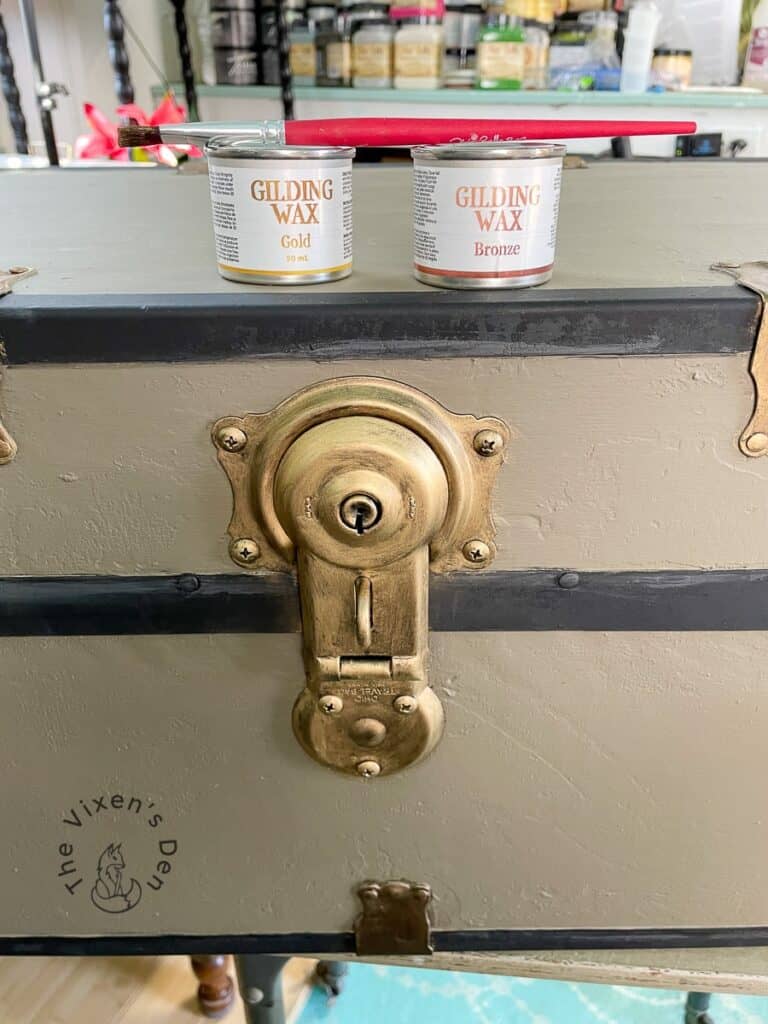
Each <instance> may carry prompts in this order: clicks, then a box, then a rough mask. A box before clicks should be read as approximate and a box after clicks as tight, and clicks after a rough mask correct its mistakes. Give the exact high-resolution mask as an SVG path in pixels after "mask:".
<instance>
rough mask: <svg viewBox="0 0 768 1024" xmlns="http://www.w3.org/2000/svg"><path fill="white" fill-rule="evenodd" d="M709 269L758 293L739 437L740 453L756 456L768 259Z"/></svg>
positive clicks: (766, 431) (765, 386) (767, 419)
mask: <svg viewBox="0 0 768 1024" xmlns="http://www.w3.org/2000/svg"><path fill="white" fill-rule="evenodd" d="M711 269H712V270H720V271H722V272H723V273H725V274H730V276H731V277H733V278H735V279H736V282H737V283H738V284H740V285H741V286H742V287H743V288H748V289H749V290H750V291H751V292H754V293H755V294H756V295H758V296H759V297H760V301H761V303H762V306H761V310H760V322H759V324H758V328H757V338H756V340H755V347H754V349H753V350H752V358H751V360H750V363H749V374H750V376H751V377H752V381H753V383H754V386H755V404H754V407H753V410H752V415H751V416H750V419H749V423H747V425H746V427H745V428H744V430H743V431H742V432H741V436H740V437H739V450H740V451H741V454H742V455H746V456H747V457H748V458H751V459H756V458H760V456H762V455H768V316H767V315H766V304H767V303H768V260H753V261H752V262H750V263H713V264H712V267H711Z"/></svg>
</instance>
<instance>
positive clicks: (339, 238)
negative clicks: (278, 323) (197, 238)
mask: <svg viewBox="0 0 768 1024" xmlns="http://www.w3.org/2000/svg"><path fill="white" fill-rule="evenodd" d="M205 155H206V156H207V157H208V170H209V183H210V190H211V205H212V210H213V231H214V235H215V238H216V262H217V266H218V269H219V273H220V274H221V276H222V277H226V278H228V279H229V280H231V281H242V282H244V283H245V284H318V283H321V282H324V281H338V280H340V279H341V278H343V277H348V276H349V274H350V273H351V272H352V157H353V156H354V155H355V151H354V149H352V148H349V147H331V146H279V147H272V146H264V145H263V144H259V143H254V142H253V141H251V140H248V139H233V138H227V137H224V136H221V137H217V138H215V139H212V140H211V141H210V142H209V143H208V145H207V146H206V149H205Z"/></svg>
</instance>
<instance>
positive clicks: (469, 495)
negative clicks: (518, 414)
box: [213, 377, 510, 778]
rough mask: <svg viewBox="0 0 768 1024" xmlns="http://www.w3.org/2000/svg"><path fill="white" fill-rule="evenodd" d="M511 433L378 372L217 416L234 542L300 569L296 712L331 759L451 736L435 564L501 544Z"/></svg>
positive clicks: (395, 752)
mask: <svg viewBox="0 0 768 1024" xmlns="http://www.w3.org/2000/svg"><path fill="white" fill-rule="evenodd" d="M509 436H510V435H509V429H508V428H507V426H506V425H505V424H504V423H502V422H501V421H500V420H496V419H483V420H477V419H475V417H472V416H457V415H455V414H453V413H449V412H448V411H447V410H445V409H444V408H443V407H442V406H441V405H439V404H438V403H437V402H435V401H434V400H433V399H431V398H429V397H428V396H427V395H425V394H423V393H422V392H420V391H417V390H416V389H414V388H410V387H407V386H406V385H404V384H399V383H397V382H395V381H388V380H379V379H377V378H372V377H352V378H340V379H335V380H330V381H324V382H323V383H321V384H317V385H314V386H313V387H310V388H307V389H306V390H304V391H300V392H298V393H297V394H295V395H293V396H292V397H291V398H289V399H287V401H285V402H283V403H282V404H281V405H279V406H277V408H275V409H274V410H273V411H272V412H270V413H266V414H264V415H247V416H243V417H232V416H230V417H225V418H224V419H221V420H219V421H218V422H217V423H216V424H215V426H214V428H213V438H214V442H215V444H216V445H217V447H218V449H219V460H220V462H221V464H222V466H223V467H224V469H225V471H226V473H227V475H228V477H229V480H230V483H231V485H232V490H233V494H234V512H233V516H232V520H231V522H230V526H229V532H230V536H231V538H232V541H231V544H230V554H231V557H232V558H233V559H234V561H235V562H237V563H238V564H239V565H241V566H243V567H244V568H248V569H260V570H267V571H294V570H295V571H297V573H298V577H299V588H300V595H301V613H302V625H303V631H304V666H305V675H306V679H305V687H304V689H303V691H302V692H301V693H300V694H299V697H298V699H297V701H296V704H295V706H294V712H293V725H294V731H295V733H296V736H297V738H298V740H299V742H300V743H301V745H302V746H303V747H304V749H305V750H306V751H307V753H309V754H310V755H311V756H312V757H314V758H315V759H316V760H318V761H320V762H321V763H323V764H325V765H328V766H330V767H332V768H336V769H338V770H341V771H345V772H350V773H357V774H359V775H361V776H363V777H366V778H370V777H373V776H376V775H384V774H387V773H390V772H393V771H396V770H398V769H399V768H402V767H404V766H405V765H408V764H411V763H413V762H415V761H417V760H418V759H419V758H420V757H423V756H424V755H425V754H427V753H428V752H429V751H430V750H431V749H432V748H433V747H434V746H435V744H436V743H437V741H438V739H439V738H440V735H441V733H442V728H443V712H442V706H441V704H440V701H439V700H438V698H437V696H436V695H435V693H434V692H433V690H432V689H431V688H430V686H429V682H428V676H427V658H428V648H427V636H428V596H429V588H428V582H429V572H430V571H433V572H450V571H455V570H458V569H479V568H483V567H484V566H485V565H487V564H488V563H489V562H490V560H491V559H492V557H493V553H494V545H493V527H492V523H491V517H490V492H491V487H492V484H493V481H494V478H495V475H496V472H497V471H498V469H499V467H500V465H501V463H502V461H503V449H504V448H505V446H506V444H507V443H508V441H509Z"/></svg>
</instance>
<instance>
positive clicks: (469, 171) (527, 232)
mask: <svg viewBox="0 0 768 1024" xmlns="http://www.w3.org/2000/svg"><path fill="white" fill-rule="evenodd" d="M564 155H565V146H561V145H555V144H549V143H538V142H509V143H506V142H500V143H495V142H492V143H457V144H455V145H449V146H418V147H416V148H415V149H413V150H412V156H413V265H414V274H415V275H416V277H417V278H418V279H419V281H424V282H425V283H426V284H432V285H437V286H438V287H440V288H524V287H527V286H529V285H535V284H543V283H544V281H548V280H549V279H550V278H551V277H552V267H553V266H554V262H555V236H556V233H557V213H558V208H559V205H560V178H561V175H562V168H563V157H564Z"/></svg>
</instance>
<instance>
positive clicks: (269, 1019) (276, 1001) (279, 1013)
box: [235, 954, 289, 1024]
mask: <svg viewBox="0 0 768 1024" xmlns="http://www.w3.org/2000/svg"><path fill="white" fill-rule="evenodd" d="M288 960H289V957H287V956H257V955H251V954H248V955H243V956H236V957H235V967H236V969H237V981H238V984H239V986H240V995H241V996H242V997H243V1003H244V1004H245V1019H246V1021H247V1022H248V1024H285V1009H284V1007H283V986H282V980H281V977H280V974H281V972H282V970H283V967H284V966H285V964H286V963H287V962H288Z"/></svg>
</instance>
